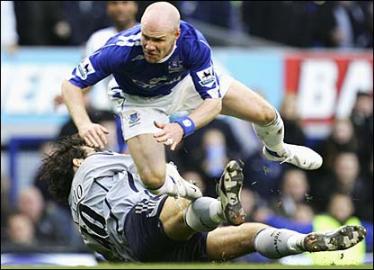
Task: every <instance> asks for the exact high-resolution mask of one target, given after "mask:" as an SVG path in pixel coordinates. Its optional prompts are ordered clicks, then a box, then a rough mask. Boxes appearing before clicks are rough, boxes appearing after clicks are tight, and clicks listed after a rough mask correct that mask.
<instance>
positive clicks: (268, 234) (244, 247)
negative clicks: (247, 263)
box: [207, 223, 366, 261]
mask: <svg viewBox="0 0 374 270" xmlns="http://www.w3.org/2000/svg"><path fill="white" fill-rule="evenodd" d="M365 235H366V231H365V229H364V227H362V226H351V225H347V226H343V227H340V228H339V229H337V230H335V231H332V232H326V233H317V232H313V233H310V234H307V235H305V234H301V233H298V232H295V231H291V230H287V229H276V228H273V227H269V226H267V225H265V224H261V223H244V224H242V225H240V226H238V227H234V226H229V227H221V228H217V229H215V230H214V231H212V232H209V233H208V237H207V254H208V258H209V259H210V260H219V261H222V260H228V259H232V258H236V257H240V256H242V255H245V254H248V253H250V252H254V251H257V252H259V253H261V254H262V255H264V256H266V257H268V258H272V259H278V258H281V257H284V256H288V255H293V254H299V253H303V252H319V251H334V250H343V249H347V248H350V247H353V246H354V245H356V244H357V243H359V242H360V241H362V240H363V239H364V237H365Z"/></svg>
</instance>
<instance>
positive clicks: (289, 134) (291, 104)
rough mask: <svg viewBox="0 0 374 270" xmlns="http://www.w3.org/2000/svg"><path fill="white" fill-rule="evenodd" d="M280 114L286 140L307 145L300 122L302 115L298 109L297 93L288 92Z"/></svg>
mask: <svg viewBox="0 0 374 270" xmlns="http://www.w3.org/2000/svg"><path fill="white" fill-rule="evenodd" d="M280 115H281V116H282V119H283V124H284V128H285V130H286V132H285V133H284V141H285V142H288V143H292V144H297V145H305V144H306V138H305V134H304V131H303V130H302V127H301V124H300V116H299V114H298V109H297V96H296V95H295V94H287V95H285V96H284V98H283V102H282V105H281V108H280Z"/></svg>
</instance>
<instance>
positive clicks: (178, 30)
mask: <svg viewBox="0 0 374 270" xmlns="http://www.w3.org/2000/svg"><path fill="white" fill-rule="evenodd" d="M180 34H181V30H180V28H179V27H178V29H177V30H175V39H178V38H179V36H180Z"/></svg>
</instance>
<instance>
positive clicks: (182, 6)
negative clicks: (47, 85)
mask: <svg viewBox="0 0 374 270" xmlns="http://www.w3.org/2000/svg"><path fill="white" fill-rule="evenodd" d="M109 2H110V1H109ZM118 2H134V3H135V5H136V6H137V12H136V13H135V14H133V15H132V16H133V17H134V18H135V20H136V21H139V20H140V17H141V14H143V11H144V10H145V8H146V7H147V6H148V5H149V4H150V3H152V2H154V1H118ZM169 2H171V3H172V4H174V5H175V6H176V7H177V8H178V9H179V10H180V13H181V16H182V19H184V20H186V21H189V20H191V19H192V20H198V21H201V22H205V23H207V24H210V25H213V26H217V27H221V28H222V29H224V30H227V31H239V32H241V33H246V34H249V35H251V36H255V37H260V38H264V39H267V40H270V41H274V42H278V43H281V44H285V45H288V46H295V47H302V48H318V47H331V48H372V47H373V1H266V2H265V1H169ZM106 4H107V1H48V2H45V1H25V2H23V1H2V2H1V25H2V27H1V43H2V45H5V46H7V47H8V48H10V50H11V49H13V48H14V47H15V46H16V45H21V46H22V45H26V46H50V45H52V46H77V45H83V44H84V43H85V42H86V41H87V39H88V37H89V36H90V35H91V34H92V33H93V32H95V31H96V30H98V29H102V28H105V27H108V26H110V25H111V21H110V19H109V18H108V16H107V14H106V12H105V9H106ZM212 45H214V44H212Z"/></svg>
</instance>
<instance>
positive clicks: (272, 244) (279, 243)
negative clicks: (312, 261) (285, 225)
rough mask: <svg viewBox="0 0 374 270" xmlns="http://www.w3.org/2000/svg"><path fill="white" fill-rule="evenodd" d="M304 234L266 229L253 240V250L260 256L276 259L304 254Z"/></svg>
mask: <svg viewBox="0 0 374 270" xmlns="http://www.w3.org/2000/svg"><path fill="white" fill-rule="evenodd" d="M305 236H306V235H305V234H301V233H298V232H295V231H291V230H287V229H276V228H271V227H270V228H266V229H263V230H261V231H260V232H259V233H258V234H257V235H256V238H255V248H256V251H258V252H259V253H260V254H262V255H264V256H266V257H268V258H271V259H277V258H281V257H284V256H288V255H293V254H299V253H302V252H304V251H305V250H304V247H303V243H304V238H305Z"/></svg>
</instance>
